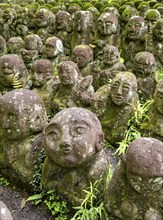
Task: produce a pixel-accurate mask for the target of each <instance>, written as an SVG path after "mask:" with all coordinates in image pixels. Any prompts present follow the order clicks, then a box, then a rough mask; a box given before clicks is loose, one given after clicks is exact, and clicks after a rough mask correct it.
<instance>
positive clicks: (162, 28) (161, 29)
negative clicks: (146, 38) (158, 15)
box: [153, 18, 163, 42]
mask: <svg viewBox="0 0 163 220" xmlns="http://www.w3.org/2000/svg"><path fill="white" fill-rule="evenodd" d="M153 36H154V37H155V39H156V40H157V41H159V42H160V41H163V18H162V19H159V20H158V21H157V22H156V24H155V25H154V27H153Z"/></svg>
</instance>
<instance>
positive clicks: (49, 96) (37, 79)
mask: <svg viewBox="0 0 163 220" xmlns="http://www.w3.org/2000/svg"><path fill="white" fill-rule="evenodd" d="M53 72H54V67H53V64H52V63H51V62H50V61H49V60H46V59H39V60H36V61H34V62H33V63H32V66H31V80H32V89H33V90H34V91H35V92H36V93H37V94H38V95H39V96H40V97H41V98H42V99H43V101H44V104H45V107H46V111H47V113H48V114H49V113H50V110H51V108H52V102H53V98H54V96H55V94H56V92H57V90H58V89H59V80H58V79H56V78H55V77H54V74H53Z"/></svg>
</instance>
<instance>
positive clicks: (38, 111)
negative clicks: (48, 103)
mask: <svg viewBox="0 0 163 220" xmlns="http://www.w3.org/2000/svg"><path fill="white" fill-rule="evenodd" d="M0 104H1V108H0V109H1V110H0V116H1V117H0V120H1V124H2V133H3V134H4V136H5V138H6V139H8V140H21V139H23V138H26V137H28V136H29V135H32V134H37V133H38V132H41V131H42V130H43V128H44V127H45V125H46V122H47V116H46V111H45V107H44V104H43V101H42V99H41V98H40V97H39V96H38V95H36V94H35V92H33V91H32V90H28V89H16V90H12V91H10V92H8V93H6V94H5V95H3V96H2V98H1V100H0Z"/></svg>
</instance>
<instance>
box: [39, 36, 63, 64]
mask: <svg viewBox="0 0 163 220" xmlns="http://www.w3.org/2000/svg"><path fill="white" fill-rule="evenodd" d="M42 53H43V55H42V57H43V58H45V59H49V60H50V61H51V62H52V63H53V65H54V67H55V66H57V65H58V64H59V63H60V62H61V60H62V58H63V57H64V47H63V44H62V41H61V40H60V39H59V38H58V37H49V38H47V39H46V41H45V43H44V47H43V51H42Z"/></svg>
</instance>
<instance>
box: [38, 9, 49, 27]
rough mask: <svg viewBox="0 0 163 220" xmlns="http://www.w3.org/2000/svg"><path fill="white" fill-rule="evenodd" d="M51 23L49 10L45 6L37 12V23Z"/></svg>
mask: <svg viewBox="0 0 163 220" xmlns="http://www.w3.org/2000/svg"><path fill="white" fill-rule="evenodd" d="M48 23H49V11H48V10H47V9H45V8H42V9H40V10H38V11H37V12H36V14H35V24H36V25H37V26H38V27H47V26H48Z"/></svg>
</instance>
